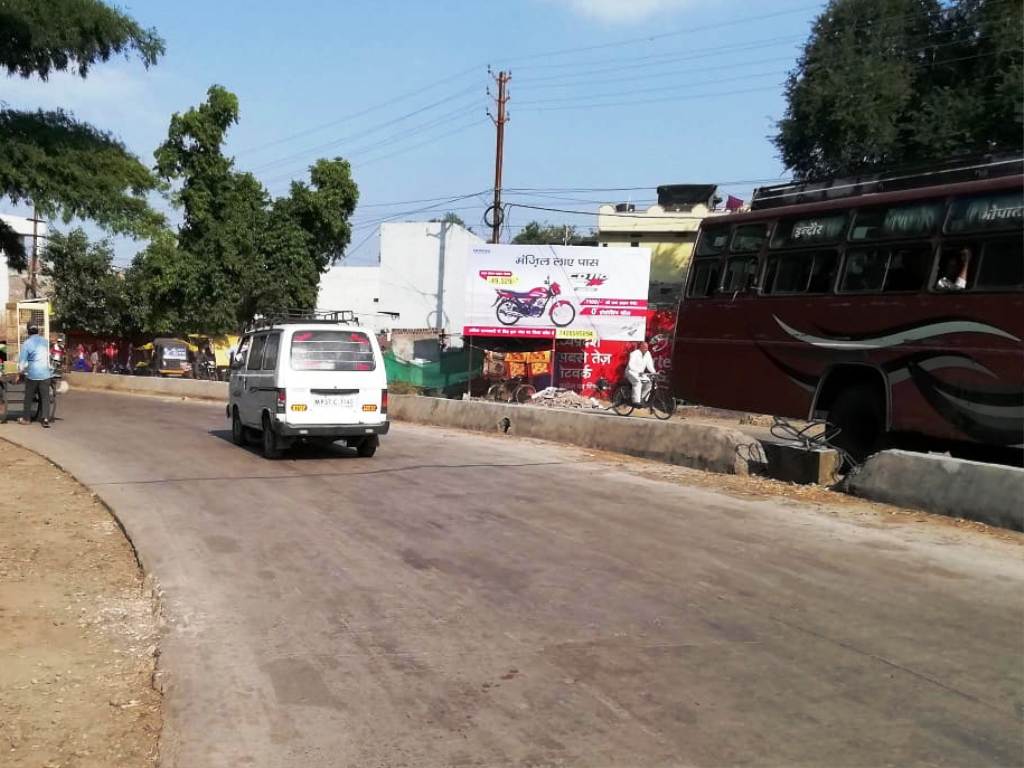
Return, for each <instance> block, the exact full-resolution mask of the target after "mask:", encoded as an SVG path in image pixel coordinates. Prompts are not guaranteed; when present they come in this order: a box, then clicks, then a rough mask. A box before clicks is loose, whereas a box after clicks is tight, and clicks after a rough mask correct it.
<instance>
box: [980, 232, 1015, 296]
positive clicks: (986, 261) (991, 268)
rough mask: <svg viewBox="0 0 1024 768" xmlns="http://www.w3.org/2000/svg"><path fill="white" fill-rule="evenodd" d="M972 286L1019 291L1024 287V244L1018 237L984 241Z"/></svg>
mask: <svg viewBox="0 0 1024 768" xmlns="http://www.w3.org/2000/svg"><path fill="white" fill-rule="evenodd" d="M972 287H973V289H974V290H976V291H1019V290H1021V289H1022V288H1024V244H1022V243H1021V240H1020V238H1016V237H1015V238H1008V239H1006V240H1002V239H1000V240H991V241H989V242H987V243H985V250H984V251H983V252H982V254H981V264H979V265H978V274H977V277H975V279H974V283H973V286H972Z"/></svg>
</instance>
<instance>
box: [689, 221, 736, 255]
mask: <svg viewBox="0 0 1024 768" xmlns="http://www.w3.org/2000/svg"><path fill="white" fill-rule="evenodd" d="M728 244H729V227H708V228H707V229H703V230H702V231H701V234H700V242H698V243H697V253H696V255H697V256H717V255H718V254H720V253H721V252H722V251H724V250H725V246H727V245H728Z"/></svg>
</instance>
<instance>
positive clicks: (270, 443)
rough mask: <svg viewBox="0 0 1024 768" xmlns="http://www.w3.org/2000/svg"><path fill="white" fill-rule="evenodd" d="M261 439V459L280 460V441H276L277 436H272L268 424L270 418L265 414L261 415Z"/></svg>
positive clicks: (272, 431)
mask: <svg viewBox="0 0 1024 768" xmlns="http://www.w3.org/2000/svg"><path fill="white" fill-rule="evenodd" d="M261 437H262V440H261V443H262V445H263V458H265V459H279V458H281V453H282V449H281V441H280V440H279V439H278V437H277V435H276V434H274V430H273V429H272V428H271V424H270V416H268V415H267V414H263V433H262V435H261Z"/></svg>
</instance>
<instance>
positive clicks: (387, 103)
mask: <svg viewBox="0 0 1024 768" xmlns="http://www.w3.org/2000/svg"><path fill="white" fill-rule="evenodd" d="M481 68H482V67H481V66H480V65H478V64H474V65H473V66H472V67H468V68H467V69H464V70H462V71H460V72H456V73H455V74H452V75H449V76H447V77H443V78H441V79H440V80H435V81H434V82H433V83H431V84H430V85H427V86H424V87H420V88H416V89H415V90H412V91H407V92H406V93H403V94H401V95H400V96H396V97H394V98H392V99H388V100H387V101H383V102H379V103H377V104H375V105H373V106H371V107H367V108H366V109H361V110H359V111H358V112H353V113H351V114H349V115H345V116H344V117H339V118H337V119H335V120H331V121H329V122H326V123H321V124H320V125H316V126H313V127H312V128H306V129H304V130H301V131H298V132H297V133H292V134H289V135H287V136H282V137H281V138H279V139H274V140H273V141H268V142H264V143H263V144H257V145H256V146H253V147H247V148H245V149H242V150H239V151H238V152H237V153H236V154H240V155H245V154H251V153H254V152H259V151H260V150H263V149H266V148H268V147H274V146H277V145H278V144H284V143H285V142H289V141H293V140H294V139H298V138H301V137H303V136H308V135H310V134H312V133H317V132H319V131H322V130H325V129H327V128H333V127H334V126H336V125H340V124H342V123H345V122H349V121H351V120H355V119H357V118H359V117H363V116H364V115H368V114H370V113H372V112H376V111H378V110H381V109H384V108H385V107H390V106H391V105H392V104H397V103H398V102H400V101H404V100H406V99H409V98H411V97H413V96H418V95H420V94H421V93H424V92H425V91H429V90H432V89H434V88H436V87H438V86H439V85H443V84H444V83H449V82H451V81H452V80H457V79H459V78H460V77H465V76H466V75H468V74H470V73H471V72H475V71H477V70H479V69H481Z"/></svg>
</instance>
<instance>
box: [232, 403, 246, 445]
mask: <svg viewBox="0 0 1024 768" xmlns="http://www.w3.org/2000/svg"><path fill="white" fill-rule="evenodd" d="M231 442H232V443H234V444H235V445H245V426H243V424H242V420H241V419H240V418H238V408H232V409H231Z"/></svg>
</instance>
